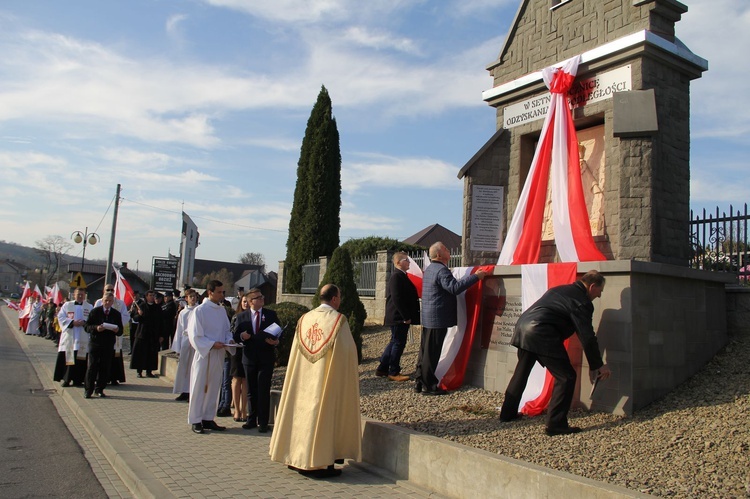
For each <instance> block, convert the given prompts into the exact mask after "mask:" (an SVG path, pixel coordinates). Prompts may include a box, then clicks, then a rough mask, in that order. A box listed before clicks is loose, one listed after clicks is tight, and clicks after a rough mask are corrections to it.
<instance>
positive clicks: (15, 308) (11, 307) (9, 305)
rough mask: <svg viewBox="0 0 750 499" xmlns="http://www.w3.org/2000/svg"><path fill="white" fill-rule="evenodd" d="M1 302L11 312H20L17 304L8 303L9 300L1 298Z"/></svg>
mask: <svg viewBox="0 0 750 499" xmlns="http://www.w3.org/2000/svg"><path fill="white" fill-rule="evenodd" d="M3 301H4V302H5V304H6V305H8V308H9V309H11V310H21V309H20V308H19V307H18V304H17V303H15V302H12V301H10V300H9V299H7V298H3Z"/></svg>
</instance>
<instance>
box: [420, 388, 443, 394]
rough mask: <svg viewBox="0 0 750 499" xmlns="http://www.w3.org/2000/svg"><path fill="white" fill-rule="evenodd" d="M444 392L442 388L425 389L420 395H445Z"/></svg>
mask: <svg viewBox="0 0 750 499" xmlns="http://www.w3.org/2000/svg"><path fill="white" fill-rule="evenodd" d="M446 393H448V392H447V391H446V390H443V389H442V388H435V389H434V390H425V391H424V392H422V395H445V394H446Z"/></svg>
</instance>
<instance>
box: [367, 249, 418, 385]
mask: <svg viewBox="0 0 750 499" xmlns="http://www.w3.org/2000/svg"><path fill="white" fill-rule="evenodd" d="M409 265H410V263H409V256H408V255H407V254H406V253H404V252H403V251H398V252H396V253H394V255H393V267H394V269H393V273H392V274H391V278H390V279H389V280H388V290H387V291H386V294H385V319H384V320H383V325H384V326H390V327H391V341H390V343H388V346H386V347H385V350H384V351H383V355H382V356H381V357H380V365H378V368H377V369H376V370H375V374H376V375H377V376H381V377H382V376H388V379H390V380H391V381H407V380H408V379H409V376H405V375H403V374H401V355H402V354H403V353H404V347H406V336H407V334H408V333H409V326H411V325H412V324H414V325H417V324H419V294H418V293H417V288H416V287H415V286H414V284H413V283H412V282H411V281H410V280H409V276H407V275H406V271H407V270H409Z"/></svg>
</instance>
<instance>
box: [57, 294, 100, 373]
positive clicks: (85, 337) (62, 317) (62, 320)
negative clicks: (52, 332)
mask: <svg viewBox="0 0 750 499" xmlns="http://www.w3.org/2000/svg"><path fill="white" fill-rule="evenodd" d="M93 309H94V307H93V306H92V305H91V304H90V303H89V302H87V301H84V302H83V304H82V305H76V302H75V301H68V302H65V303H64V304H63V306H62V307H60V311H59V312H58V313H57V322H58V323H59V324H60V330H61V331H62V333H61V334H60V344H59V345H58V346H57V351H58V352H65V363H66V364H67V365H69V366H71V365H73V364H75V357H74V354H73V352H78V358H79V359H85V358H86V354H87V353H88V351H89V333H87V332H86V329H85V328H84V327H83V326H71V324H72V323H73V321H79V320H88V318H89V313H90V312H91V311H92V310H93ZM68 326H70V327H68Z"/></svg>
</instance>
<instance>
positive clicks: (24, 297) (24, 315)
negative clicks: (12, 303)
mask: <svg viewBox="0 0 750 499" xmlns="http://www.w3.org/2000/svg"><path fill="white" fill-rule="evenodd" d="M31 293H32V292H31V286H29V283H28V281H27V282H26V285H25V286H24V287H23V292H22V293H21V299H20V300H18V308H19V312H18V319H19V320H20V319H28V317H29V313H30V312H31V309H30V308H28V307H27V306H26V305H27V304H28V303H29V300H30V299H31Z"/></svg>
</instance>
